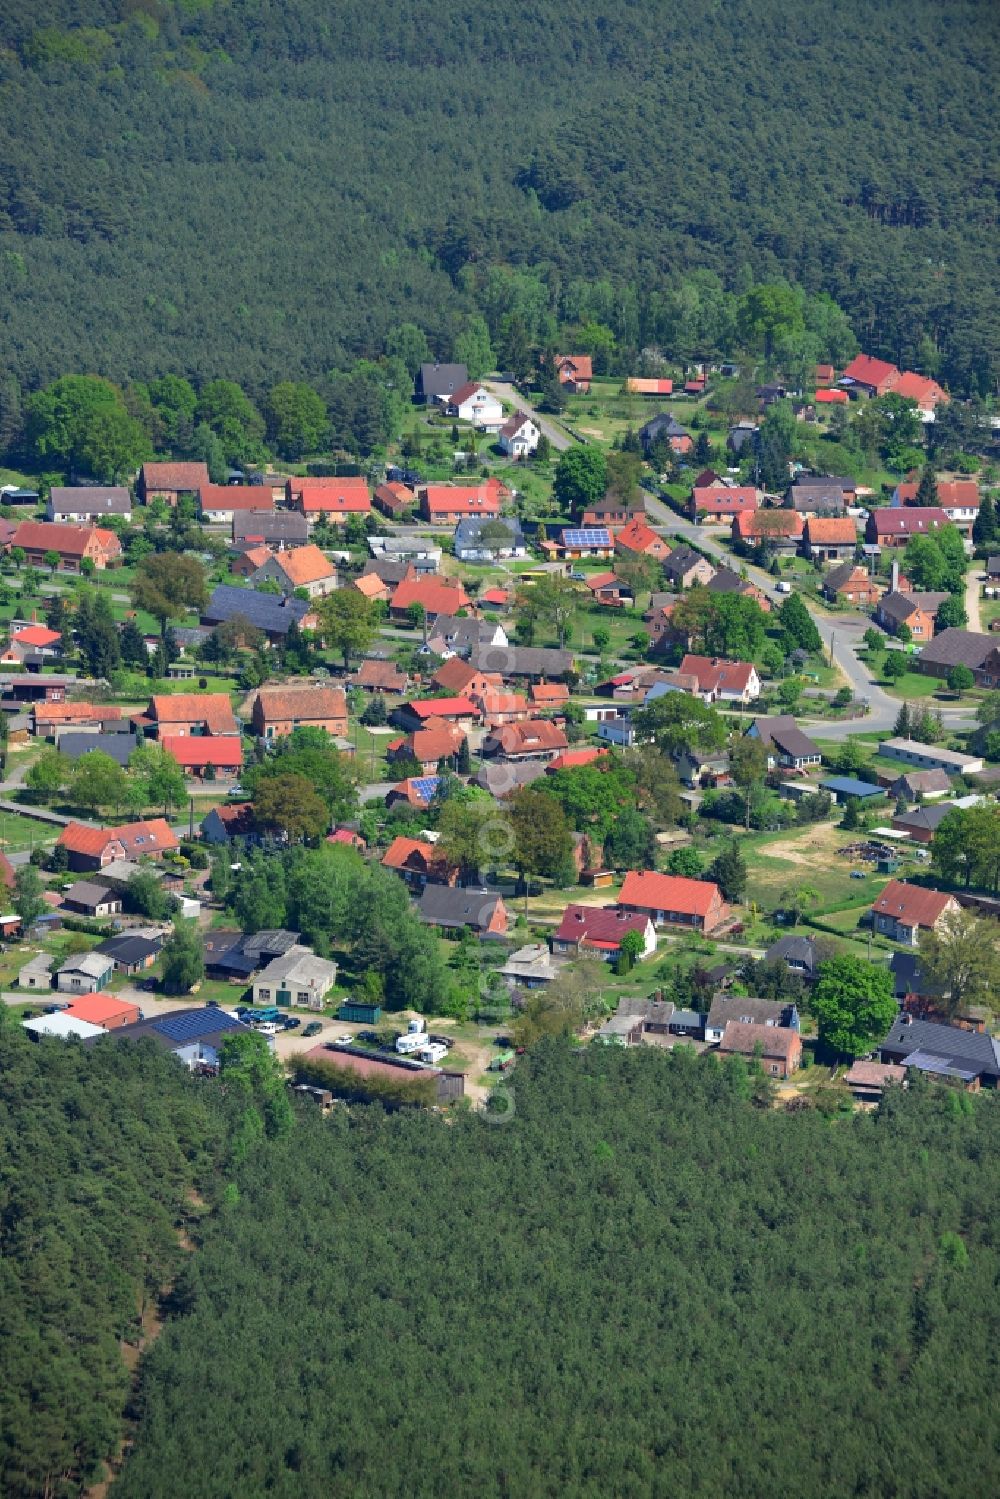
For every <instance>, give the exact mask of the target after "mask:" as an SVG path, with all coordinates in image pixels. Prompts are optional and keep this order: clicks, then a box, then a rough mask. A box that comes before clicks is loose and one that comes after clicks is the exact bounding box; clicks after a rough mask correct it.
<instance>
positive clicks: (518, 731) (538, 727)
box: [482, 718, 569, 760]
mask: <svg viewBox="0 0 1000 1499" xmlns="http://www.w3.org/2000/svg"><path fill="white" fill-rule="evenodd" d="M568 748H569V740H568V739H567V738H566V734H565V732H564V730H562V729H561V728H559V726H558V724H554V723H552V722H551V721H550V720H549V719H547V718H532V719H529V720H528V721H527V722H526V723H512V724H505V725H503V726H501V727H500V728H497V729H493V730H491V732H490V733H488V734H487V735H486V737H485V739H484V740H483V745H482V753H483V755H484V756H487V757H488V758H490V759H498V760H550V759H551V758H552V756H553V755H557V754H559V753H560V751H562V750H565V749H568Z"/></svg>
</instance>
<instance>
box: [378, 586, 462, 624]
mask: <svg viewBox="0 0 1000 1499" xmlns="http://www.w3.org/2000/svg"><path fill="white" fill-rule="evenodd" d="M390 603H391V607H392V608H393V609H409V607H410V605H411V604H420V605H422V606H423V608H424V609H425V610H426V612H427V613H428V614H431V615H435V616H436V615H438V614H457V613H458V611H459V609H467V608H468V607H469V596H468V594H467V593H466V591H465V589H464V588H463V587H462V585H461V583H456V584H455V585H454V586H453V585H451V584H449V583H446V582H445V581H444V579H443V578H440V579H437V578H415V579H413V580H412V581H408V580H407V579H406V578H404V579H403V581H402V583H398V584H397V585H396V589H395V592H394V593H393V595H392V599H391V601H390Z"/></svg>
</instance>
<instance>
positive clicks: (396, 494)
mask: <svg viewBox="0 0 1000 1499" xmlns="http://www.w3.org/2000/svg"><path fill="white" fill-rule="evenodd" d="M416 503H417V497H416V494H415V493H414V492H413V490H412V489H410V488H409V487H408V486H407V485H406V484H401V483H400V482H399V481H398V480H396V479H392V480H387V481H386V482H385V483H382V484H379V485H378V487H377V488H376V490H375V494H374V496H373V498H372V504H373V505H374V506H375V509H376V510H381V512H382V514H383V515H386V516H388V518H389V519H390V520H402V518H403V516H405V515H409V513H410V511H411V510H412V509H413V507H414V505H415V504H416Z"/></svg>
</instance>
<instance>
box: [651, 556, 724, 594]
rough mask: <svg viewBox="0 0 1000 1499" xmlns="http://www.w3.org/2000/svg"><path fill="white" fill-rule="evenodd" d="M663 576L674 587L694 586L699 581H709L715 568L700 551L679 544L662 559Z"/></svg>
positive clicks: (704, 582)
mask: <svg viewBox="0 0 1000 1499" xmlns="http://www.w3.org/2000/svg"><path fill="white" fill-rule="evenodd" d="M663 576H664V578H665V579H666V581H667V582H668V583H669V584H670V585H671V586H672V587H674V588H694V587H695V585H696V584H699V583H700V584H702V585H704V584H706V583H710V582H711V581H712V579H713V578H714V576H715V568H714V567H713V565H712V563H711V562H709V560H708V558H707V557H703V556H702V555H701V553H700V552H696V551H694V550H693V548H691V547H686V546H679V547H675V549H674V550H673V551H672V552H671V554H670V556H669V557H667V558H666V560H665V561H664V564H663Z"/></svg>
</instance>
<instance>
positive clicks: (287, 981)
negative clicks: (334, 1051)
mask: <svg viewBox="0 0 1000 1499" xmlns="http://www.w3.org/2000/svg"><path fill="white" fill-rule="evenodd" d="M336 982H337V965H336V963H334V962H331V961H330V959H329V958H320V957H317V956H316V954H315V953H314V952H312V951H311V950H310V949H309V948H308V947H300V946H299V945H298V944H296V945H295V946H294V947H290V948H289V949H288V951H287V952H283V953H280V954H279V955H278V956H277V957H276V958H272V959H271V961H270V963H268V965H267V967H266V968H264V969H262V970H261V972H260V973H258V974H257V976H256V977H255V979H254V981H253V1002H254V1004H255V1005H293V1006H299V1005H301V1006H303V1007H304V1008H305V1009H307V1010H322V1009H323V1006H324V1001H325V999H326V996H327V995H328V994H329V992H330V990H331V989H332V988H333V986H334V984H335V983H336Z"/></svg>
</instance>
